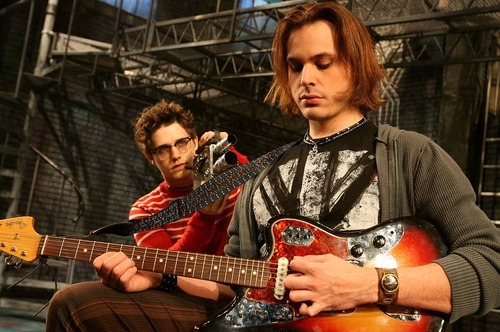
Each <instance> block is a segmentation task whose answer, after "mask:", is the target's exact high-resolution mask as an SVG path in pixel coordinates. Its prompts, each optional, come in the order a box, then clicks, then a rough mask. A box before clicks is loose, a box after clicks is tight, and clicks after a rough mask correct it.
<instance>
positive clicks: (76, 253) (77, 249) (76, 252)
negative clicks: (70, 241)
mask: <svg viewBox="0 0 500 332" xmlns="http://www.w3.org/2000/svg"><path fill="white" fill-rule="evenodd" d="M80 242H81V240H78V245H77V246H76V249H75V255H74V256H73V259H76V256H77V255H78V251H79V250H80Z"/></svg>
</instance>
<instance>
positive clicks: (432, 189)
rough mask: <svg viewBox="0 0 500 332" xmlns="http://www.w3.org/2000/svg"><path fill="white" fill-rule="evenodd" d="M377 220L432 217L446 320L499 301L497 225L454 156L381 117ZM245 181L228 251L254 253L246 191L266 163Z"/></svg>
mask: <svg viewBox="0 0 500 332" xmlns="http://www.w3.org/2000/svg"><path fill="white" fill-rule="evenodd" d="M376 140H377V142H376V163H377V171H378V176H379V192H380V212H381V220H389V219H392V218H396V217H404V216H415V215H418V216H419V217H422V218H425V219H427V220H432V221H433V222H434V225H435V226H436V227H437V228H438V229H439V231H440V232H441V234H442V235H443V237H444V239H445V242H446V245H447V246H448V250H449V254H448V255H447V256H446V257H443V258H440V259H438V260H436V263H438V264H440V265H441V266H442V267H443V269H444V271H445V272H446V274H447V276H448V278H449V280H450V283H451V289H452V305H453V310H452V314H451V316H450V322H454V321H456V320H457V319H459V318H461V317H463V316H466V315H470V314H485V313H487V312H488V311H490V310H491V309H493V308H496V307H498V306H500V287H499V285H500V277H499V270H500V230H499V229H497V228H496V227H495V225H494V224H493V223H492V222H491V221H490V220H489V219H488V217H487V216H486V215H485V213H484V212H483V211H482V210H481V209H480V208H479V207H478V206H477V205H476V196H475V193H474V190H473V188H472V186H471V184H470V182H469V180H468V179H467V177H466V176H465V175H464V174H463V172H462V170H461V169H460V167H459V166H458V165H457V164H456V163H455V161H454V160H453V159H452V158H451V157H450V156H449V155H448V154H447V153H446V152H445V151H444V150H443V149H442V148H440V147H439V146H438V145H437V144H436V143H435V142H433V141H432V140H431V139H429V138H428V137H426V136H424V135H421V134H419V133H416V132H410V131H403V130H400V129H397V128H394V127H391V126H388V125H381V126H379V129H378V135H377V138H376ZM271 167H272V165H271V166H269V167H268V168H267V169H266V170H264V171H263V172H261V173H260V174H259V175H258V176H257V177H255V178H254V179H252V180H250V181H248V182H247V183H246V184H245V185H244V186H243V189H242V192H241V194H240V196H239V199H238V201H237V203H236V206H235V210H234V211H235V212H234V214H233V220H232V221H231V224H230V225H229V228H228V234H229V241H228V244H227V245H226V247H225V252H226V254H227V255H229V256H234V257H242V258H253V259H257V258H258V257H259V255H258V248H257V243H258V242H257V235H258V230H257V228H256V223H255V220H254V218H253V213H252V207H251V201H252V200H251V197H253V193H254V191H255V190H256V189H257V188H258V185H259V184H260V183H261V181H262V180H263V179H264V177H265V176H266V174H267V172H268V171H269V169H270V168H271Z"/></svg>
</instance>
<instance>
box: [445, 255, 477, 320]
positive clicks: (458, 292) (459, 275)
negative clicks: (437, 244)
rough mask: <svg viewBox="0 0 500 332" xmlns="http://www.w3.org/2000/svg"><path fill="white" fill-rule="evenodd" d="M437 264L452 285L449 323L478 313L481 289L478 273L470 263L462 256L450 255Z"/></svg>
mask: <svg viewBox="0 0 500 332" xmlns="http://www.w3.org/2000/svg"><path fill="white" fill-rule="evenodd" d="M435 263H437V264H439V265H441V267H442V268H443V270H444V271H445V273H446V275H447V276H448V280H449V281H450V285H451V294H452V299H451V301H452V311H451V316H450V319H449V322H450V323H453V322H455V321H456V320H458V319H460V318H461V317H463V316H465V315H470V314H473V313H475V312H477V311H478V310H479V307H478V303H480V301H481V295H480V294H481V289H480V286H479V279H478V277H477V275H476V271H475V270H474V268H473V267H472V266H471V265H470V264H469V262H468V261H467V260H466V259H464V258H463V257H461V256H460V255H457V254H450V255H448V256H446V257H443V258H440V259H438V260H436V261H435Z"/></svg>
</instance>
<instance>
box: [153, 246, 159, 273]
mask: <svg viewBox="0 0 500 332" xmlns="http://www.w3.org/2000/svg"><path fill="white" fill-rule="evenodd" d="M157 259H158V249H156V254H155V259H154V262H153V268H152V271H156V260H157Z"/></svg>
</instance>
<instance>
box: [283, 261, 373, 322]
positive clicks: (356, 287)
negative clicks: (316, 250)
mask: <svg viewBox="0 0 500 332" xmlns="http://www.w3.org/2000/svg"><path fill="white" fill-rule="evenodd" d="M290 268H291V270H292V271H294V272H295V273H293V274H290V275H288V276H287V277H286V278H285V282H284V285H285V287H286V288H287V289H289V290H290V295H289V296H290V300H292V301H294V302H299V303H302V304H301V306H300V309H299V312H300V314H301V315H304V316H314V315H317V314H318V313H320V312H322V311H332V310H346V309H352V308H354V307H356V306H358V305H362V304H366V303H371V302H375V301H376V300H377V291H378V286H377V280H378V278H377V272H376V271H375V269H369V268H362V267H359V266H357V265H353V264H350V263H347V262H346V261H344V260H342V259H341V258H339V257H337V256H334V255H331V254H327V255H315V256H312V255H311V256H303V257H299V256H296V257H294V259H293V260H292V261H291V262H290Z"/></svg>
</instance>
